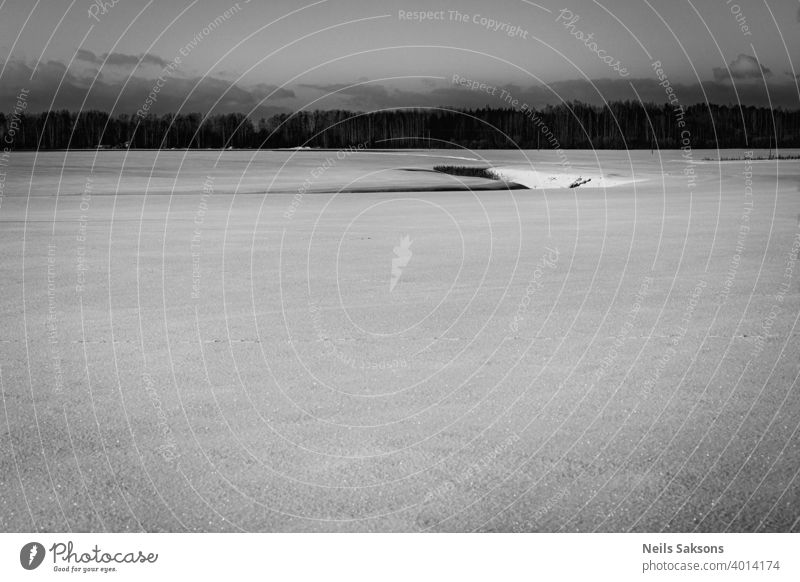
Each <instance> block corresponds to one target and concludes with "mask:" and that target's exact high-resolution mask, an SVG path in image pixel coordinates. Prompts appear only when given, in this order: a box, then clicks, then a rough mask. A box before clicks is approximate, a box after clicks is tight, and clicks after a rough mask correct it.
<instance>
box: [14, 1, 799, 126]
mask: <svg viewBox="0 0 800 582" xmlns="http://www.w3.org/2000/svg"><path fill="white" fill-rule="evenodd" d="M0 62H2V68H0V110H2V111H6V112H8V111H10V110H11V109H13V107H14V104H15V103H16V101H17V96H18V95H19V94H20V91H22V90H25V91H26V104H27V107H28V110H30V111H43V110H47V109H60V108H68V109H72V110H79V109H102V110H105V111H110V112H113V113H129V114H134V113H135V112H136V111H137V110H141V109H142V108H143V107H145V106H146V107H147V108H148V109H147V110H148V111H151V112H153V113H165V112H200V113H209V112H231V111H236V112H241V113H245V114H248V115H250V116H252V117H254V118H258V117H268V116H270V115H273V114H275V113H280V112H289V111H295V110H298V109H302V108H307V109H334V108H335V109H350V110H359V111H369V110H376V109H383V108H396V107H436V106H450V107H452V106H455V107H483V106H494V107H500V106H504V105H507V106H512V105H513V104H512V101H513V100H516V101H517V103H518V104H519V103H525V104H528V105H529V106H532V107H542V106H544V105H546V104H557V103H560V102H563V101H572V100H581V101H584V102H589V103H596V104H601V103H603V102H604V101H613V100H619V99H641V100H643V101H650V102H657V103H663V102H666V101H667V98H668V94H667V92H666V84H667V83H668V84H669V87H670V88H671V90H672V91H674V94H675V95H676V98H677V99H678V100H679V103H680V104H682V105H691V104H694V103H698V102H706V101H710V102H715V103H723V104H728V103H732V104H736V103H742V104H745V105H773V106H780V107H786V108H792V109H796V108H800V89H799V88H798V78H799V75H800V0H736V1H734V0H692V1H689V0H603V1H602V2H597V1H593V0H574V1H569V2H565V0H559V2H556V1H555V0H541V1H539V2H532V1H528V0H496V1H495V2H486V1H485V0H480V1H479V0H459V1H455V0H450V1H442V2H430V1H427V2H422V1H419V0H408V1H405V0H400V1H399V2H397V1H388V0H373V1H367V0H358V1H355V0H316V1H309V2H306V1H305V0H300V1H298V2H290V1H288V0H267V1H258V0H249V1H248V0H240V1H239V2H228V1H227V0H222V1H215V2H212V1H208V0H170V1H168V2H167V1H163V0H162V1H161V2H158V1H157V0H0ZM659 69H660V72H659ZM154 89H157V92H154ZM154 95H155V98H153V96H154Z"/></svg>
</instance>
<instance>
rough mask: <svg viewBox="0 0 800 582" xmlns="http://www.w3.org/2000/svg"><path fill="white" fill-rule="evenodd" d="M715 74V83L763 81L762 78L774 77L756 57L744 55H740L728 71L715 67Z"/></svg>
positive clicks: (729, 66) (729, 65) (731, 63)
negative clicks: (733, 80) (735, 80)
mask: <svg viewBox="0 0 800 582" xmlns="http://www.w3.org/2000/svg"><path fill="white" fill-rule="evenodd" d="M713 72H714V80H715V81H727V80H729V79H731V78H733V79H738V80H745V79H761V78H762V77H769V76H771V75H772V71H770V70H769V69H768V68H767V67H765V66H764V65H762V64H761V63H759V62H758V60H756V58H755V57H751V56H750V55H744V54H740V55H739V56H738V57H736V58H735V59H733V60H732V61H731V62H730V63H729V64H728V68H727V69H726V68H724V67H714V71H713Z"/></svg>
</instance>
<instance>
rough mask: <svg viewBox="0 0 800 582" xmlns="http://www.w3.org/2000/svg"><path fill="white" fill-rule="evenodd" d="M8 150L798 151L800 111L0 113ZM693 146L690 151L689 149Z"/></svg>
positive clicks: (0, 136)
mask: <svg viewBox="0 0 800 582" xmlns="http://www.w3.org/2000/svg"><path fill="white" fill-rule="evenodd" d="M0 140H1V141H0V143H2V144H3V146H4V147H13V148H17V149H29V150H33V149H45V150H47V149H68V148H69V149H71V148H97V147H103V148H228V147H233V148H286V147H312V148H334V149H336V148H343V147H348V146H353V145H356V144H360V145H361V147H366V148H390V149H391V148H427V147H431V148H447V147H453V148H455V147H466V148H472V149H489V148H491V149H507V148H517V147H519V148H523V149H537V148H541V149H558V148H562V149H576V148H597V149H649V148H654V147H655V148H661V149H670V148H680V147H682V146H686V145H691V147H693V148H716V147H720V148H745V147H748V148H770V147H772V148H774V147H783V148H787V147H800V110H798V111H786V110H782V109H769V108H764V107H742V108H740V107H736V106H724V105H706V104H698V105H692V106H689V107H687V108H685V109H683V108H678V109H675V108H673V107H672V106H670V105H668V104H665V105H645V106H642V105H641V104H639V103H634V102H618V103H611V104H609V105H608V106H605V107H597V106H591V105H586V104H583V103H568V104H562V105H558V106H552V107H546V108H543V109H540V110H532V109H529V110H518V109H491V108H484V109H475V110H457V109H398V110H391V111H380V112H373V113H355V112H350V111H301V112H298V113H293V114H282V115H276V116H274V117H271V118H269V119H261V120H259V121H255V122H254V121H252V120H251V119H250V118H248V117H247V116H245V115H243V114H240V113H231V114H219V115H212V116H208V117H204V116H203V115H201V114H199V113H189V114H178V115H173V114H166V115H161V116H155V115H149V116H146V117H137V116H135V115H125V114H121V115H116V116H110V115H109V114H108V113H104V112H101V111H84V112H81V113H75V112H70V111H50V112H46V113H38V114H30V113H21V114H19V113H15V114H13V115H4V114H2V113H0ZM687 140H688V141H689V143H686V141H687Z"/></svg>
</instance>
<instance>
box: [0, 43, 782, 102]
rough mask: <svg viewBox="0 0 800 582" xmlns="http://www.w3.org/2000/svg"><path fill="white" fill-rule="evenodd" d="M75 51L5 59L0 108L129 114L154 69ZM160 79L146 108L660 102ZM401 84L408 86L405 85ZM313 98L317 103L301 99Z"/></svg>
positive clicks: (716, 93)
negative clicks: (103, 66) (101, 70)
mask: <svg viewBox="0 0 800 582" xmlns="http://www.w3.org/2000/svg"><path fill="white" fill-rule="evenodd" d="M78 56H79V58H80V59H81V60H82V61H83V62H85V63H90V64H91V65H92V66H91V67H88V68H87V67H78V68H76V69H73V68H70V69H69V70H67V69H66V67H65V66H64V64H63V63H60V62H57V61H47V62H44V63H40V64H39V66H38V69H37V71H36V74H35V75H33V78H32V79H31V69H30V66H29V65H28V64H26V63H25V62H23V61H19V60H12V61H10V62H9V64H8V66H7V68H6V72H5V74H4V75H3V82H2V83H0V111H9V110H10V109H11V108H13V104H14V102H15V101H16V96H17V94H18V93H19V90H20V89H21V88H22V87H25V88H27V89H29V90H30V93H29V97H28V104H29V106H28V109H29V111H33V112H37V111H44V110H47V109H51V108H52V109H62V108H66V109H71V110H79V109H81V108H82V107H83V108H86V109H100V110H104V111H112V110H113V112H114V113H129V114H133V113H135V112H136V111H137V110H138V109H139V108H141V107H142V105H143V103H144V102H145V100H146V99H147V97H148V94H149V93H150V92H151V91H152V90H153V88H154V86H155V85H156V76H157V73H151V74H149V75H145V74H140V75H139V76H136V77H131V78H129V79H127V82H126V83H125V84H124V87H123V83H122V82H120V80H119V79H118V78H104V77H100V78H98V79H97V80H96V81H94V84H93V85H92V83H93V80H94V78H95V75H96V74H97V67H99V65H98V64H97V63H96V62H95V60H96V59H100V60H101V61H102V58H103V57H102V56H97V55H94V54H93V53H91V52H90V51H86V52H82V53H80V54H79V55H78ZM93 57H94V59H93ZM135 58H136V59H137V60H138V57H135ZM737 60H739V61H741V60H742V59H741V58H740V59H737ZM737 74H740V75H741V74H743V73H742V70H741V67H740V68H739V69H737ZM765 74H766V73H765ZM163 85H164V86H163V87H162V88H160V91H159V92H158V95H157V99H156V100H155V102H154V103H153V105H152V108H151V111H152V112H153V113H156V114H163V113H169V112H179V111H180V112H200V113H208V112H214V113H219V112H241V113H247V114H250V115H251V116H252V117H254V118H258V117H268V116H270V115H272V114H274V113H279V112H287V111H295V110H298V109H300V108H303V107H312V108H316V109H348V110H352V111H372V110H376V109H391V108H399V107H450V108H452V107H457V108H473V109H474V108H480V107H486V106H489V107H511V105H509V104H508V102H507V101H504V100H503V99H502V91H505V92H506V94H507V95H509V96H510V97H511V98H512V99H517V100H518V106H520V105H521V104H523V103H524V104H526V105H528V106H530V107H534V108H537V109H541V108H542V107H545V106H547V105H555V104H559V103H562V102H571V101H582V102H584V103H589V104H592V105H602V104H603V103H604V102H610V101H624V100H632V101H636V100H638V99H639V98H641V99H642V101H644V102H648V103H659V104H661V103H665V102H666V101H667V95H666V93H665V92H664V88H663V87H661V86H660V85H659V84H658V82H657V81H656V80H655V79H653V78H640V79H596V80H594V81H591V82H590V81H586V80H571V81H559V82H555V83H552V84H550V85H546V86H545V85H529V86H523V85H514V84H506V85H502V86H499V87H498V88H497V90H496V91H495V94H494V95H490V94H487V93H486V92H485V91H472V90H470V89H467V88H464V87H461V86H459V85H456V84H453V83H452V82H451V80H450V79H446V80H438V81H435V82H428V83H419V82H416V83H414V84H411V83H407V84H404V85H403V86H397V85H393V84H382V83H377V82H368V81H364V82H357V83H335V84H327V85H326V84H303V85H297V86H296V87H295V88H294V89H296V91H295V90H292V88H278V87H276V86H274V85H270V84H267V83H260V84H257V85H254V86H244V85H240V84H235V83H232V82H231V81H230V80H226V79H224V78H220V77H215V76H208V77H205V78H202V79H201V78H198V77H192V78H188V77H183V76H181V75H180V74H177V73H176V74H175V75H174V76H172V77H167V78H166V82H165V83H163ZM409 86H411V87H415V88H414V89H411V88H409ZM672 86H673V88H674V90H675V93H676V95H677V96H678V98H679V100H680V103H681V104H682V105H684V106H688V105H693V104H696V103H705V102H711V103H717V104H732V105H735V104H737V103H740V102H741V103H742V104H744V105H758V106H768V105H769V104H770V102H771V103H772V105H773V106H776V107H785V108H789V109H797V107H798V102H797V88H796V85H795V80H794V78H793V77H791V76H788V77H787V76H784V75H779V76H772V77H767V83H766V84H765V83H739V84H737V85H734V84H732V83H730V81H720V80H713V81H706V82H704V83H703V84H702V85H701V84H698V83H692V84H680V83H673V85H672ZM634 88H635V91H634ZM767 91H768V92H767ZM637 93H638V95H637ZM84 98H85V99H86V101H85V104H84ZM314 99H318V101H316V102H314V103H313V104H311V105H309V102H310V101H312V100H314Z"/></svg>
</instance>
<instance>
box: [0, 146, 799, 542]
mask: <svg viewBox="0 0 800 582" xmlns="http://www.w3.org/2000/svg"><path fill="white" fill-rule="evenodd" d="M742 153H743V152H731V151H725V152H722V155H723V156H726V157H731V156H737V155H741V154H742ZM782 153H786V152H782ZM682 154H683V153H682V152H680V151H662V152H658V151H656V152H654V153H652V154H651V152H649V151H636V152H611V151H599V152H590V151H566V152H565V156H566V158H565V159H564V158H560V157H559V156H557V155H556V154H555V153H553V152H544V151H542V152H537V151H527V152H515V151H481V152H471V151H459V150H441V151H429V150H421V151H397V152H359V151H353V150H347V151H345V150H342V151H338V152H337V151H328V152H325V151H300V152H290V151H283V152H249V151H225V152H216V151H214V152H212V151H204V152H197V151H193V152H184V151H168V152H155V151H131V152H121V151H119V152H118V151H110V152H97V153H95V152H69V153H67V152H47V153H39V154H36V153H32V152H31V153H23V152H16V153H13V154H12V155H11V164H10V166H9V167H7V168H4V171H5V176H4V177H3V178H4V179H3V181H2V182H0V184H2V187H3V190H2V205H0V221H1V222H2V226H0V236H1V237H2V244H1V245H0V253H1V254H0V269H2V278H3V287H2V289H3V293H2V302H1V303H0V329H2V335H1V337H0V349H2V362H1V363H2V368H1V371H2V374H1V376H0V379H1V380H2V401H3V412H2V416H1V417H0V419H2V423H1V426H2V431H0V433H1V434H0V488H2V491H3V496H2V504H3V511H2V512H0V530H2V531H34V530H42V531H52V530H75V531H86V530H109V531H138V530H147V531H184V530H188V531H239V530H248V531H420V530H434V531H471V530H481V531H561V530H563V531H595V530H599V531H628V530H634V531H658V530H664V531H694V530H697V531H723V530H732V531H755V530H758V531H762V530H766V531H789V530H794V531H798V530H800V521H798V518H799V517H800V477H798V472H800V431H798V428H799V427H800V387H798V382H797V380H798V372H799V371H800V357H798V354H800V337H799V336H798V329H797V322H798V315H799V314H800V309H799V307H800V265H798V264H797V263H796V261H797V254H798V248H799V247H800V161H797V160H794V161H788V160H787V161H774V160H773V161H759V160H754V161H749V160H745V159H743V160H740V161H730V162H723V163H717V162H711V161H705V160H704V159H703V158H711V157H717V156H719V155H720V154H719V152H715V151H694V152H691V154H692V155H691V159H689V158H687V157H686V156H684V155H682ZM764 154H766V152H760V151H757V152H756V155H764ZM459 158H462V159H459ZM463 158H466V159H463ZM472 160H474V161H472ZM436 164H466V165H477V166H487V165H491V166H495V167H503V168H507V169H512V170H514V171H516V172H519V171H521V170H525V171H536V172H538V173H539V174H540V175H543V176H562V177H563V176H564V175H569V176H573V175H574V176H575V177H586V176H595V177H596V180H595V184H594V185H595V186H596V184H597V180H598V179H599V178H598V177H602V178H603V179H604V180H605V183H606V184H612V183H618V182H619V183H622V184H621V185H618V186H616V187H613V188H607V189H605V188H602V187H593V188H584V187H579V188H574V189H569V188H541V189H536V190H526V189H506V188H505V187H504V185H503V184H502V183H501V182H497V181H490V180H485V179H482V178H461V177H456V176H450V175H444V174H438V173H433V172H430V171H429V170H431V169H432V167H433V165H436ZM623 182H627V183H623ZM554 183H557V184H559V185H563V183H564V180H563V179H562V178H559V179H558V180H554ZM490 188H491V189H490Z"/></svg>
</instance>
